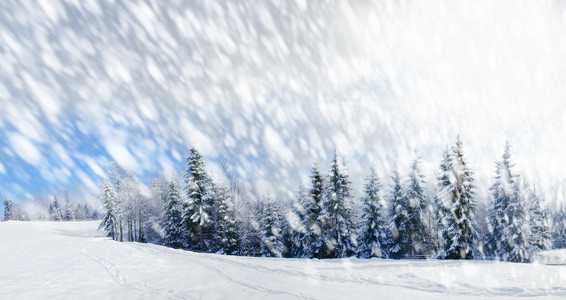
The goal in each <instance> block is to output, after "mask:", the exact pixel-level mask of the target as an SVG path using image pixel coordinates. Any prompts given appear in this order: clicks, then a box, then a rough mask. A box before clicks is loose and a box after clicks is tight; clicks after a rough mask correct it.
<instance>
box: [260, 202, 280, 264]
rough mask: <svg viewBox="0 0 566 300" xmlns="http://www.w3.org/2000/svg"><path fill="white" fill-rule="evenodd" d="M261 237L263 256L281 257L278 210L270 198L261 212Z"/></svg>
mask: <svg viewBox="0 0 566 300" xmlns="http://www.w3.org/2000/svg"><path fill="white" fill-rule="evenodd" d="M261 237H262V238H261V240H262V254H263V256H266V257H282V255H283V242H282V239H281V238H282V237H281V220H280V217H279V209H278V207H277V205H276V204H275V203H274V202H273V199H272V198H271V197H268V200H267V202H266V203H265V207H264V210H263V220H262V230H261Z"/></svg>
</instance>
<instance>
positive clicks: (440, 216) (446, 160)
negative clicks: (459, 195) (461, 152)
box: [434, 148, 454, 258]
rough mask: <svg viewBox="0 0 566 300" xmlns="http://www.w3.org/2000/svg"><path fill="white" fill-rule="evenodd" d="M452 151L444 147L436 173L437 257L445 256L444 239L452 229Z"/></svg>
mask: <svg viewBox="0 0 566 300" xmlns="http://www.w3.org/2000/svg"><path fill="white" fill-rule="evenodd" d="M452 156H453V155H452V152H451V151H450V149H449V148H446V150H444V152H443V153H442V161H441V163H440V171H439V173H438V175H437V177H436V178H437V182H438V184H437V191H436V196H435V198H434V201H435V206H436V219H437V222H436V226H437V236H436V241H437V248H438V249H437V254H436V256H437V257H439V258H444V257H446V252H445V249H444V248H445V247H444V244H445V241H447V240H448V239H449V237H450V231H451V230H452V229H451V228H450V226H451V225H452V223H453V222H452V220H453V218H452V213H451V212H450V209H451V207H452V205H451V199H450V197H449V196H450V189H451V185H452V182H453V181H454V179H453V178H454V174H453V173H452Z"/></svg>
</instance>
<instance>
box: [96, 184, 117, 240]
mask: <svg viewBox="0 0 566 300" xmlns="http://www.w3.org/2000/svg"><path fill="white" fill-rule="evenodd" d="M99 199H100V202H102V207H103V215H102V222H100V226H99V227H98V229H103V230H104V231H106V232H107V235H108V237H111V238H112V239H114V240H118V237H119V236H118V231H117V230H118V228H117V224H116V211H115V207H114V206H115V201H116V192H115V191H114V187H113V186H112V183H110V179H109V176H108V175H107V176H106V178H105V179H104V182H103V183H102V186H101V187H100V195H99Z"/></svg>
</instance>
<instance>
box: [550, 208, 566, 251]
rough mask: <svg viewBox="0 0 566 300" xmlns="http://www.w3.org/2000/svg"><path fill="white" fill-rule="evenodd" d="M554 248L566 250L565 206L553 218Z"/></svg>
mask: <svg viewBox="0 0 566 300" xmlns="http://www.w3.org/2000/svg"><path fill="white" fill-rule="evenodd" d="M552 219H553V221H552V223H553V226H552V248H553V249H565V248H566V209H565V208H564V205H561V206H560V208H559V209H558V210H557V211H555V212H554V214H553V216H552Z"/></svg>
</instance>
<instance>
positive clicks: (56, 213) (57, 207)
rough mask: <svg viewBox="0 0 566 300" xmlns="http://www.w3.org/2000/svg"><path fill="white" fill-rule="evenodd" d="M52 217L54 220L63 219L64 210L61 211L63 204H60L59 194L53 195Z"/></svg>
mask: <svg viewBox="0 0 566 300" xmlns="http://www.w3.org/2000/svg"><path fill="white" fill-rule="evenodd" d="M50 214H51V219H52V220H54V221H61V220H63V212H62V211H61V204H59V200H57V196H55V195H54V196H53V203H52V206H51V212H50Z"/></svg>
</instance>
